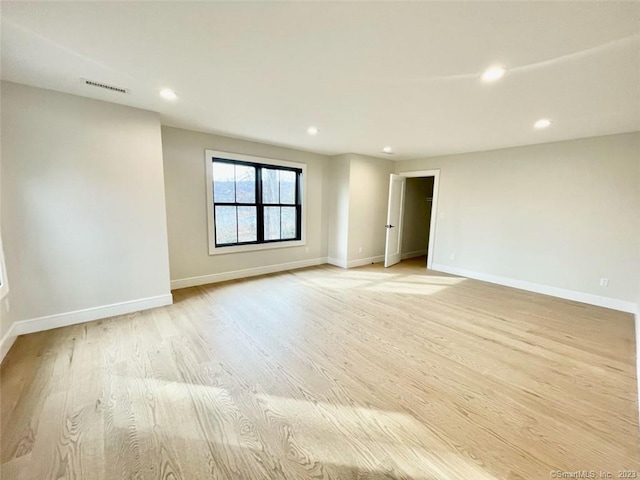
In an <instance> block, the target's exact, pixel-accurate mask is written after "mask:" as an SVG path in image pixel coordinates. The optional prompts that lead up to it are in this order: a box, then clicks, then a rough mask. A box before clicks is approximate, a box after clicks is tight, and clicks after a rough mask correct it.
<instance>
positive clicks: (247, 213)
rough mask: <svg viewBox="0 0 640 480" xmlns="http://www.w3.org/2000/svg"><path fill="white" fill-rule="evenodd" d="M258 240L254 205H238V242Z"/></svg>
mask: <svg viewBox="0 0 640 480" xmlns="http://www.w3.org/2000/svg"><path fill="white" fill-rule="evenodd" d="M257 240H258V218H257V214H256V207H238V242H255V241H257Z"/></svg>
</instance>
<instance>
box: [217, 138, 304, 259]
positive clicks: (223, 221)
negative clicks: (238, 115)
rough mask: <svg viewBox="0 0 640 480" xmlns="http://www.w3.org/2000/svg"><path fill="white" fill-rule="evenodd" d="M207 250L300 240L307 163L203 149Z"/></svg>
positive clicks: (225, 250) (251, 247) (289, 243)
mask: <svg viewBox="0 0 640 480" xmlns="http://www.w3.org/2000/svg"><path fill="white" fill-rule="evenodd" d="M206 160H207V205H208V214H209V253H210V254H219V253H230V252H237V251H246V250H259V249H265V248H278V247H284V246H295V245H302V244H303V236H304V235H303V234H304V224H303V221H304V215H303V191H304V188H303V180H304V171H305V168H306V166H305V165H304V164H297V163H291V162H284V161H281V160H270V159H263V158H258V157H250V156H245V155H237V154H232V153H225V152H213V151H210V150H207V155H206Z"/></svg>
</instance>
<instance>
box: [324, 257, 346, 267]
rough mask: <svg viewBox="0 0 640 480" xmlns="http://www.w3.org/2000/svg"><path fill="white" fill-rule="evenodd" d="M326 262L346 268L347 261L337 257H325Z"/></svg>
mask: <svg viewBox="0 0 640 480" xmlns="http://www.w3.org/2000/svg"><path fill="white" fill-rule="evenodd" d="M327 263H328V264H329V265H335V266H336V267H340V268H347V261H346V260H342V259H339V258H333V257H327Z"/></svg>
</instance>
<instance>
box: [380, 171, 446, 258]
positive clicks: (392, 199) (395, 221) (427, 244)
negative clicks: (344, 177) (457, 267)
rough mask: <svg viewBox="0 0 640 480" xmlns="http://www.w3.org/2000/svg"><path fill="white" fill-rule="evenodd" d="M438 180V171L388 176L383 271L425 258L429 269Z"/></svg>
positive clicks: (432, 256)
mask: <svg viewBox="0 0 640 480" xmlns="http://www.w3.org/2000/svg"><path fill="white" fill-rule="evenodd" d="M439 180H440V170H421V171H414V172H402V173H400V174H397V175H393V174H392V175H391V182H390V188H389V208H388V211H387V225H386V227H387V235H386V248H385V267H389V266H391V265H394V264H396V263H398V262H400V261H401V260H405V259H410V258H417V257H420V256H423V255H425V256H426V266H427V268H428V269H431V267H432V265H433V259H434V254H435V251H434V247H435V234H436V221H437V217H436V214H437V205H438V190H439ZM399 191H400V192H401V193H400V194H398V192H399ZM396 227H397V228H396Z"/></svg>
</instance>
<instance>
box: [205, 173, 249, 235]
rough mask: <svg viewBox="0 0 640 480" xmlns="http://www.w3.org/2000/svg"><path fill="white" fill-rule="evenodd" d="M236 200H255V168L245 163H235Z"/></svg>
mask: <svg viewBox="0 0 640 480" xmlns="http://www.w3.org/2000/svg"><path fill="white" fill-rule="evenodd" d="M214 178H215V177H214ZM236 202H237V203H255V202H256V169H255V167H247V166H245V165H236ZM239 214H240V212H239V211H238V215H239ZM240 241H242V240H240Z"/></svg>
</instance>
